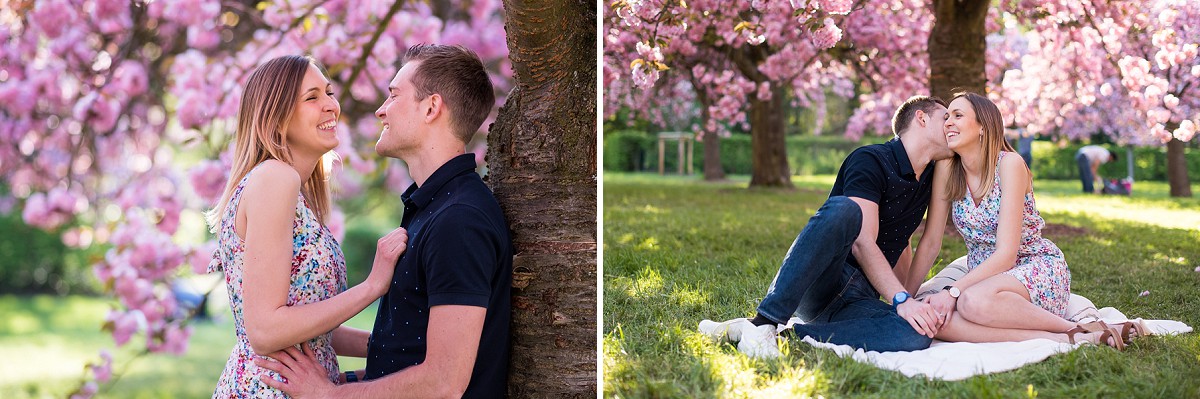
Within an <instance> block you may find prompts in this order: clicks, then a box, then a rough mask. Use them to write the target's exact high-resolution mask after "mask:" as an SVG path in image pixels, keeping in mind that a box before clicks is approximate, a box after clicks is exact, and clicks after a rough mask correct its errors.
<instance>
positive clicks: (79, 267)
mask: <svg viewBox="0 0 1200 399" xmlns="http://www.w3.org/2000/svg"><path fill="white" fill-rule="evenodd" d="M106 249H107V248H106V247H102V246H99V245H93V246H92V247H91V248H88V249H82V250H80V249H73V248H68V247H67V246H66V245H63V242H62V239H60V238H59V236H58V235H57V234H53V233H48V232H46V231H43V230H41V229H37V228H34V227H30V226H27V225H25V222H24V221H23V220H22V219H21V212H20V210H19V209H14V210H13V211H12V212H11V213H9V214H7V215H0V292H4V293H52V294H58V295H66V294H69V293H94V292H96V291H97V288H99V287H98V285H97V283H96V282H95V280H94V279H93V278H92V272H91V267H90V266H91V264H92V263H93V262H94V261H95V260H98V259H99V258H100V257H102V256H103V255H104V251H105V250H106Z"/></svg>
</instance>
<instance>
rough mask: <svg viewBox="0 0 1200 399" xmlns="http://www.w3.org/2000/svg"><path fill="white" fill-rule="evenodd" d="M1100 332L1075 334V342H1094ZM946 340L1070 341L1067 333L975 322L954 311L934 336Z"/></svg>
mask: <svg viewBox="0 0 1200 399" xmlns="http://www.w3.org/2000/svg"><path fill="white" fill-rule="evenodd" d="M1099 336H1100V333H1087V334H1083V333H1080V334H1076V335H1075V342H1092V343H1096V341H1097V339H1098V338H1099ZM934 338H937V339H940V340H942V341H947V342H1014V341H1028V340H1031V339H1038V338H1044V339H1048V340H1052V341H1056V342H1068V343H1069V342H1070V340H1069V339H1068V338H1067V334H1063V333H1054V332H1049V331H1041V330H1022V329H1016V328H997V327H988V326H985V325H981V324H976V323H973V322H971V321H970V320H967V319H965V318H963V317H962V314H961V312H954V313H953V316H951V317H950V321H949V322H947V323H946V324H944V325H943V326H942V328H941V329H940V330H938V333H937V335H936V336H935V337H934Z"/></svg>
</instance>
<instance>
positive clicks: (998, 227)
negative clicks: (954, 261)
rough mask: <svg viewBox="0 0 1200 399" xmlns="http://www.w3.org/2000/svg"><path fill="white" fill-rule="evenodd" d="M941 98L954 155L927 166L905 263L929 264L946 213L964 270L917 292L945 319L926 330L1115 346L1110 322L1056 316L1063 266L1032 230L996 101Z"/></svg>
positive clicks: (1021, 178) (1066, 273)
mask: <svg viewBox="0 0 1200 399" xmlns="http://www.w3.org/2000/svg"><path fill="white" fill-rule="evenodd" d="M948 108H949V111H948V114H947V119H946V120H945V131H946V143H947V145H948V146H949V147H950V149H951V150H953V151H954V157H953V158H951V159H949V160H946V161H942V162H938V164H937V170H936V171H935V172H934V173H933V175H934V180H933V198H932V200H931V201H930V204H929V215H928V220H927V221H926V224H925V225H926V229H925V232H924V234H923V235H922V237H921V245H920V246H919V247H918V248H917V255H916V257H914V259H913V265H914V270H916V271H918V272H921V273H922V274H923V273H924V272H927V271H928V270H929V269H930V268H931V267H932V266H933V262H934V260H935V259H936V257H937V253H938V251H939V249H940V248H941V240H942V233H943V229H944V228H945V226H946V217H947V213H950V216H951V220H952V221H953V222H954V226H955V227H956V228H957V229H958V231H959V233H961V234H962V236H963V240H964V241H966V244H967V268H968V269H969V270H970V271H969V272H967V273H966V275H965V276H963V277H961V278H958V279H957V280H956V281H954V282H953V284H950V285H947V286H944V287H941V290H940V291H939V292H937V293H936V294H933V295H929V296H926V297H925V298H924V300H925V301H927V302H928V303H929V304H930V305H932V306H933V309H934V310H935V311H936V313H937V314H938V315H940V316H943V318H944V319H945V323H944V324H942V325H941V328H940V329H939V330H938V332H937V335H936V338H938V339H940V340H944V341H966V342H1001V341H1024V340H1029V339H1035V338H1045V339H1050V340H1055V341H1060V342H1069V343H1075V342H1076V341H1077V340H1086V341H1088V342H1092V343H1102V344H1105V345H1110V346H1114V347H1117V348H1118V349H1121V348H1123V347H1124V344H1125V343H1124V342H1123V340H1122V338H1121V337H1120V336H1119V335H1118V333H1117V330H1116V329H1115V328H1114V327H1111V326H1108V325H1105V324H1103V323H1102V322H1097V323H1090V324H1087V325H1076V324H1075V323H1073V322H1071V321H1068V320H1066V319H1065V318H1064V316H1065V313H1066V307H1067V300H1068V299H1069V298H1070V289H1071V272H1070V270H1069V269H1068V268H1067V262H1066V260H1065V259H1064V257H1063V253H1062V251H1061V250H1059V248H1058V246H1056V245H1054V243H1053V242H1051V241H1050V240H1048V239H1046V238H1044V237H1042V235H1041V231H1042V227H1044V226H1045V221H1043V220H1042V217H1041V215H1040V214H1039V213H1038V210H1037V207H1036V206H1035V202H1034V197H1033V182H1032V178H1033V176H1032V174H1031V173H1030V171H1029V168H1027V167H1026V166H1025V162H1024V160H1022V159H1021V157H1020V156H1018V155H1017V154H1016V152H1015V151H1013V148H1012V147H1011V146H1010V145H1009V144H1008V141H1007V140H1005V138H1004V130H1003V125H1002V121H1003V117H1002V116H1001V114H1000V110H999V109H998V108H997V107H996V105H995V104H993V103H992V102H991V101H990V100H988V99H987V97H984V96H981V95H979V94H976V93H970V92H962V93H958V94H956V95H955V96H954V98H953V99H952V100H951V101H950V106H949V107H948ZM926 238H930V240H929V241H928V243H927V242H926ZM927 244H928V245H927Z"/></svg>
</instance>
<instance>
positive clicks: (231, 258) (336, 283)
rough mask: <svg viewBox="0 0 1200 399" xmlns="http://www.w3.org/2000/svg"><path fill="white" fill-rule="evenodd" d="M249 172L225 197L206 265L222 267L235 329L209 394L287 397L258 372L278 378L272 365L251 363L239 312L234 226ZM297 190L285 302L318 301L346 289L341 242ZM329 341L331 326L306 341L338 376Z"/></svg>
mask: <svg viewBox="0 0 1200 399" xmlns="http://www.w3.org/2000/svg"><path fill="white" fill-rule="evenodd" d="M255 169H257V167H256V168H255ZM252 173H254V170H251V171H250V173H247V174H246V177H244V178H242V180H241V182H239V183H238V185H237V188H235V189H234V191H233V195H232V196H231V197H230V198H229V204H228V206H226V207H225V213H224V214H223V215H222V216H221V222H220V223H221V225H220V228H219V230H218V231H217V234H218V238H217V250H216V251H215V252H214V253H213V260H212V262H211V263H209V265H208V272H209V273H212V272H217V271H222V270H223V271H224V272H225V284H226V286H227V288H228V290H229V307H230V309H231V310H232V311H233V323H234V329H235V331H236V334H237V343H236V344H234V346H233V352H232V353H230V354H229V361H228V362H226V363H225V372H224V373H222V374H221V379H220V381H219V382H217V388H216V390H215V391H214V392H213V398H284V397H287V396H286V395H285V394H284V393H283V392H281V391H279V390H277V389H274V388H271V387H269V386H267V385H266V384H264V383H263V382H262V381H260V380H259V376H261V375H268V376H270V377H271V378H274V379H276V380H280V377H279V374H277V373H275V372H273V371H270V370H267V369H263V368H260V367H258V366H256V365H254V358H255V357H256V356H258V355H257V354H256V353H254V350H253V349H251V348H250V341H249V340H248V339H247V338H246V323H245V320H244V319H243V316H242V268H243V266H244V265H245V263H244V261H243V256H244V255H245V246H244V244H245V243H244V242H243V241H242V238H241V237H239V236H238V235H237V233H236V232H235V231H234V227H233V224H234V223H233V222H234V220H235V218H236V216H237V207H238V202H239V200H240V199H241V195H242V189H243V188H244V187H245V185H246V181H247V180H248V179H249V178H250V174H252ZM297 195H299V198H298V199H297V202H296V219H295V221H294V222H293V223H292V275H291V285H290V287H288V298H287V304H288V305H289V306H291V305H299V304H305V303H312V302H318V301H322V300H325V299H328V298H330V297H333V296H334V295H337V294H339V293H341V292H342V291H345V290H346V260H345V258H344V257H343V256H342V249H341V246H340V245H339V244H338V242H337V240H336V239H334V237H333V233H331V232H330V231H329V229H328V228H326V227H324V226H322V225H321V224H320V223H319V222H318V220H317V217H316V214H315V213H314V212H313V211H312V210H311V209H309V208H308V202H307V201H305V199H304V196H303V195H302V194H297ZM279 328H287V326H286V325H284V326H279ZM332 343H333V333H332V331H330V332H327V333H325V334H321V335H319V336H317V337H316V338H313V339H311V340H309V341H308V344H309V345H310V346H311V347H312V349H313V351H314V352H315V354H316V356H317V360H318V361H320V363H321V365H323V366H325V370H327V371H328V373H329V379H330V381H337V376H338V362H337V356H336V355H335V354H334V352H333V345H332Z"/></svg>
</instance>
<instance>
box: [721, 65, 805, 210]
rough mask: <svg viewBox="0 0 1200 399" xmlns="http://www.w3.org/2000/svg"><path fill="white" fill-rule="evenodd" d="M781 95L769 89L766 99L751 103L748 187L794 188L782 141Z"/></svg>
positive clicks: (774, 88) (777, 89)
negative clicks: (751, 156)
mask: <svg viewBox="0 0 1200 399" xmlns="http://www.w3.org/2000/svg"><path fill="white" fill-rule="evenodd" d="M784 94H785V92H784V90H783V89H782V88H779V87H772V89H771V98H770V99H769V100H766V101H763V100H759V99H758V98H757V97H753V98H751V100H750V149H751V152H752V153H753V154H754V162H753V163H752V164H751V165H750V169H751V171H750V173H751V174H750V187H785V188H792V187H794V186H793V185H792V174H791V168H790V167H789V166H788V159H787V141H786V140H784V137H785V136H784V128H783V117H784V110H783V100H784ZM752 96H753V94H752ZM706 155H707V154H706Z"/></svg>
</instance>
